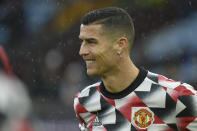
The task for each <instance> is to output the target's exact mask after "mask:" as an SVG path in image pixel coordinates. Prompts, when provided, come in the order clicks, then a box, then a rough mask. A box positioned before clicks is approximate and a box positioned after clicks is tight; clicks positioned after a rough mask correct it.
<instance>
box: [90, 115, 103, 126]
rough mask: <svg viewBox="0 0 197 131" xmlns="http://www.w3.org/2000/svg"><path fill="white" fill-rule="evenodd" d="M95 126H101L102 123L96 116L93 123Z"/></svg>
mask: <svg viewBox="0 0 197 131" xmlns="http://www.w3.org/2000/svg"><path fill="white" fill-rule="evenodd" d="M92 125H93V126H101V125H102V123H101V122H100V121H99V119H98V117H97V116H96V118H95V119H94V121H93V123H92Z"/></svg>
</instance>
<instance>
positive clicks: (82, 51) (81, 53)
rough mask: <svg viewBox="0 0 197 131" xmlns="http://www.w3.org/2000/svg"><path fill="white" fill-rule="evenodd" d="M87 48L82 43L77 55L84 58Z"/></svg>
mask: <svg viewBox="0 0 197 131" xmlns="http://www.w3.org/2000/svg"><path fill="white" fill-rule="evenodd" d="M88 52H89V51H88V47H87V46H86V44H85V43H84V42H83V43H82V44H81V46H80V50H79V55H80V56H85V55H87V54H88Z"/></svg>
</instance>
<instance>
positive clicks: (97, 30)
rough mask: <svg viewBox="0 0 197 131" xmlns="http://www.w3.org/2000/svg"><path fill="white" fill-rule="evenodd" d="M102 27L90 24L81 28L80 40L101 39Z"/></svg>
mask: <svg viewBox="0 0 197 131" xmlns="http://www.w3.org/2000/svg"><path fill="white" fill-rule="evenodd" d="M101 27H102V25H100V24H90V25H83V24H81V26H80V34H79V38H81V39H83V38H89V37H96V38H97V37H100V36H101Z"/></svg>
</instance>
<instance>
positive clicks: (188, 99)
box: [176, 88, 197, 131]
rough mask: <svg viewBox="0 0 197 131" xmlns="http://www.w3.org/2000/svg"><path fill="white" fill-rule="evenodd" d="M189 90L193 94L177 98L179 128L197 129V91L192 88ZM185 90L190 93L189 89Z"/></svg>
mask: <svg viewBox="0 0 197 131" xmlns="http://www.w3.org/2000/svg"><path fill="white" fill-rule="evenodd" d="M186 89H188V88H186ZM189 90H190V91H191V92H192V94H187V95H186V94H184V95H181V96H179V97H178V100H177V105H176V113H177V116H176V119H177V127H178V129H179V130H191V131H193V130H196V129H197V93H196V91H195V90H194V89H192V88H190V89H189ZM184 92H187V93H188V91H184Z"/></svg>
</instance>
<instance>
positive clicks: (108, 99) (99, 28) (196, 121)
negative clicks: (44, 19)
mask: <svg viewBox="0 0 197 131" xmlns="http://www.w3.org/2000/svg"><path fill="white" fill-rule="evenodd" d="M79 38H80V39H81V41H82V43H81V47H80V51H79V54H80V55H81V56H82V58H83V59H84V61H85V62H86V66H87V74H88V75H89V76H99V77H101V82H98V83H95V84H92V85H90V86H88V87H86V88H85V89H83V90H82V91H81V92H79V93H77V94H76V96H75V99H74V109H75V112H76V115H77V117H78V119H79V120H80V124H79V127H80V129H81V130H82V131H89V130H90V131H103V130H108V131H130V130H181V131H183V130H196V129H197V92H196V90H194V88H193V87H192V86H191V85H188V84H186V83H182V82H180V81H174V80H172V79H168V78H166V77H164V76H162V75H159V74H155V73H152V72H150V71H148V70H145V69H144V68H142V67H137V66H136V65H135V64H134V63H133V61H132V60H131V58H130V49H131V47H132V44H133V41H134V27H133V22H132V19H131V17H130V16H129V14H128V13H127V12H126V11H125V10H123V9H121V8H116V7H109V8H102V9H98V10H94V11H91V12H89V13H87V14H85V16H84V17H83V18H82V21H81V26H80V35H79ZM139 53H140V52H139Z"/></svg>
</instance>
